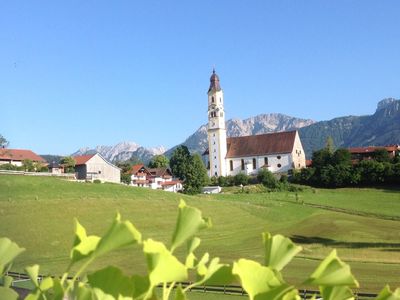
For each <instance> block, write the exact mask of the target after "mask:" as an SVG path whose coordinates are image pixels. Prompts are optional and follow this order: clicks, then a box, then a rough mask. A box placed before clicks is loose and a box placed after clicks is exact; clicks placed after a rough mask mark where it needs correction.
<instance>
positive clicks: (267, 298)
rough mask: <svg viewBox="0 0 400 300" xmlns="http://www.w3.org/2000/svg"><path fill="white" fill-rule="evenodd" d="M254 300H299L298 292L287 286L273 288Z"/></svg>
mask: <svg viewBox="0 0 400 300" xmlns="http://www.w3.org/2000/svg"><path fill="white" fill-rule="evenodd" d="M254 300H301V298H300V296H299V294H298V291H297V290H296V289H294V288H293V287H292V286H289V285H288V284H282V285H281V286H278V287H274V288H272V289H271V290H269V291H267V292H265V293H262V294H259V295H256V296H255V297H254Z"/></svg>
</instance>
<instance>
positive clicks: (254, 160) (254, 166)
mask: <svg viewBox="0 0 400 300" xmlns="http://www.w3.org/2000/svg"><path fill="white" fill-rule="evenodd" d="M256 168H257V161H256V159H255V158H253V170H255V169H256Z"/></svg>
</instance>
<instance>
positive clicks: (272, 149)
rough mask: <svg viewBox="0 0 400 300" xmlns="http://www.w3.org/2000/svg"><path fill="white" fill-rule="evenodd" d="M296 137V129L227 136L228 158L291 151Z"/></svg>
mask: <svg viewBox="0 0 400 300" xmlns="http://www.w3.org/2000/svg"><path fill="white" fill-rule="evenodd" d="M295 138H296V131H285V132H276V133H267V134H259V135H249V136H240V137H231V138H227V140H226V143H227V154H226V158H233V157H245V156H261V155H268V154H275V153H290V152H292V150H293V146H294V141H295Z"/></svg>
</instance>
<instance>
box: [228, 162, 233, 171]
mask: <svg viewBox="0 0 400 300" xmlns="http://www.w3.org/2000/svg"><path fill="white" fill-rule="evenodd" d="M229 166H230V168H231V171H233V160H230V161H229Z"/></svg>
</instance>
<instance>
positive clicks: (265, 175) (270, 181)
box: [257, 169, 278, 189]
mask: <svg viewBox="0 0 400 300" xmlns="http://www.w3.org/2000/svg"><path fill="white" fill-rule="evenodd" d="M257 179H258V182H259V183H261V184H262V185H264V186H266V187H268V188H270V189H275V188H277V187H278V181H277V180H276V178H275V176H274V175H273V174H272V173H271V172H270V171H268V170H267V169H260V171H258V174H257Z"/></svg>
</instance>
